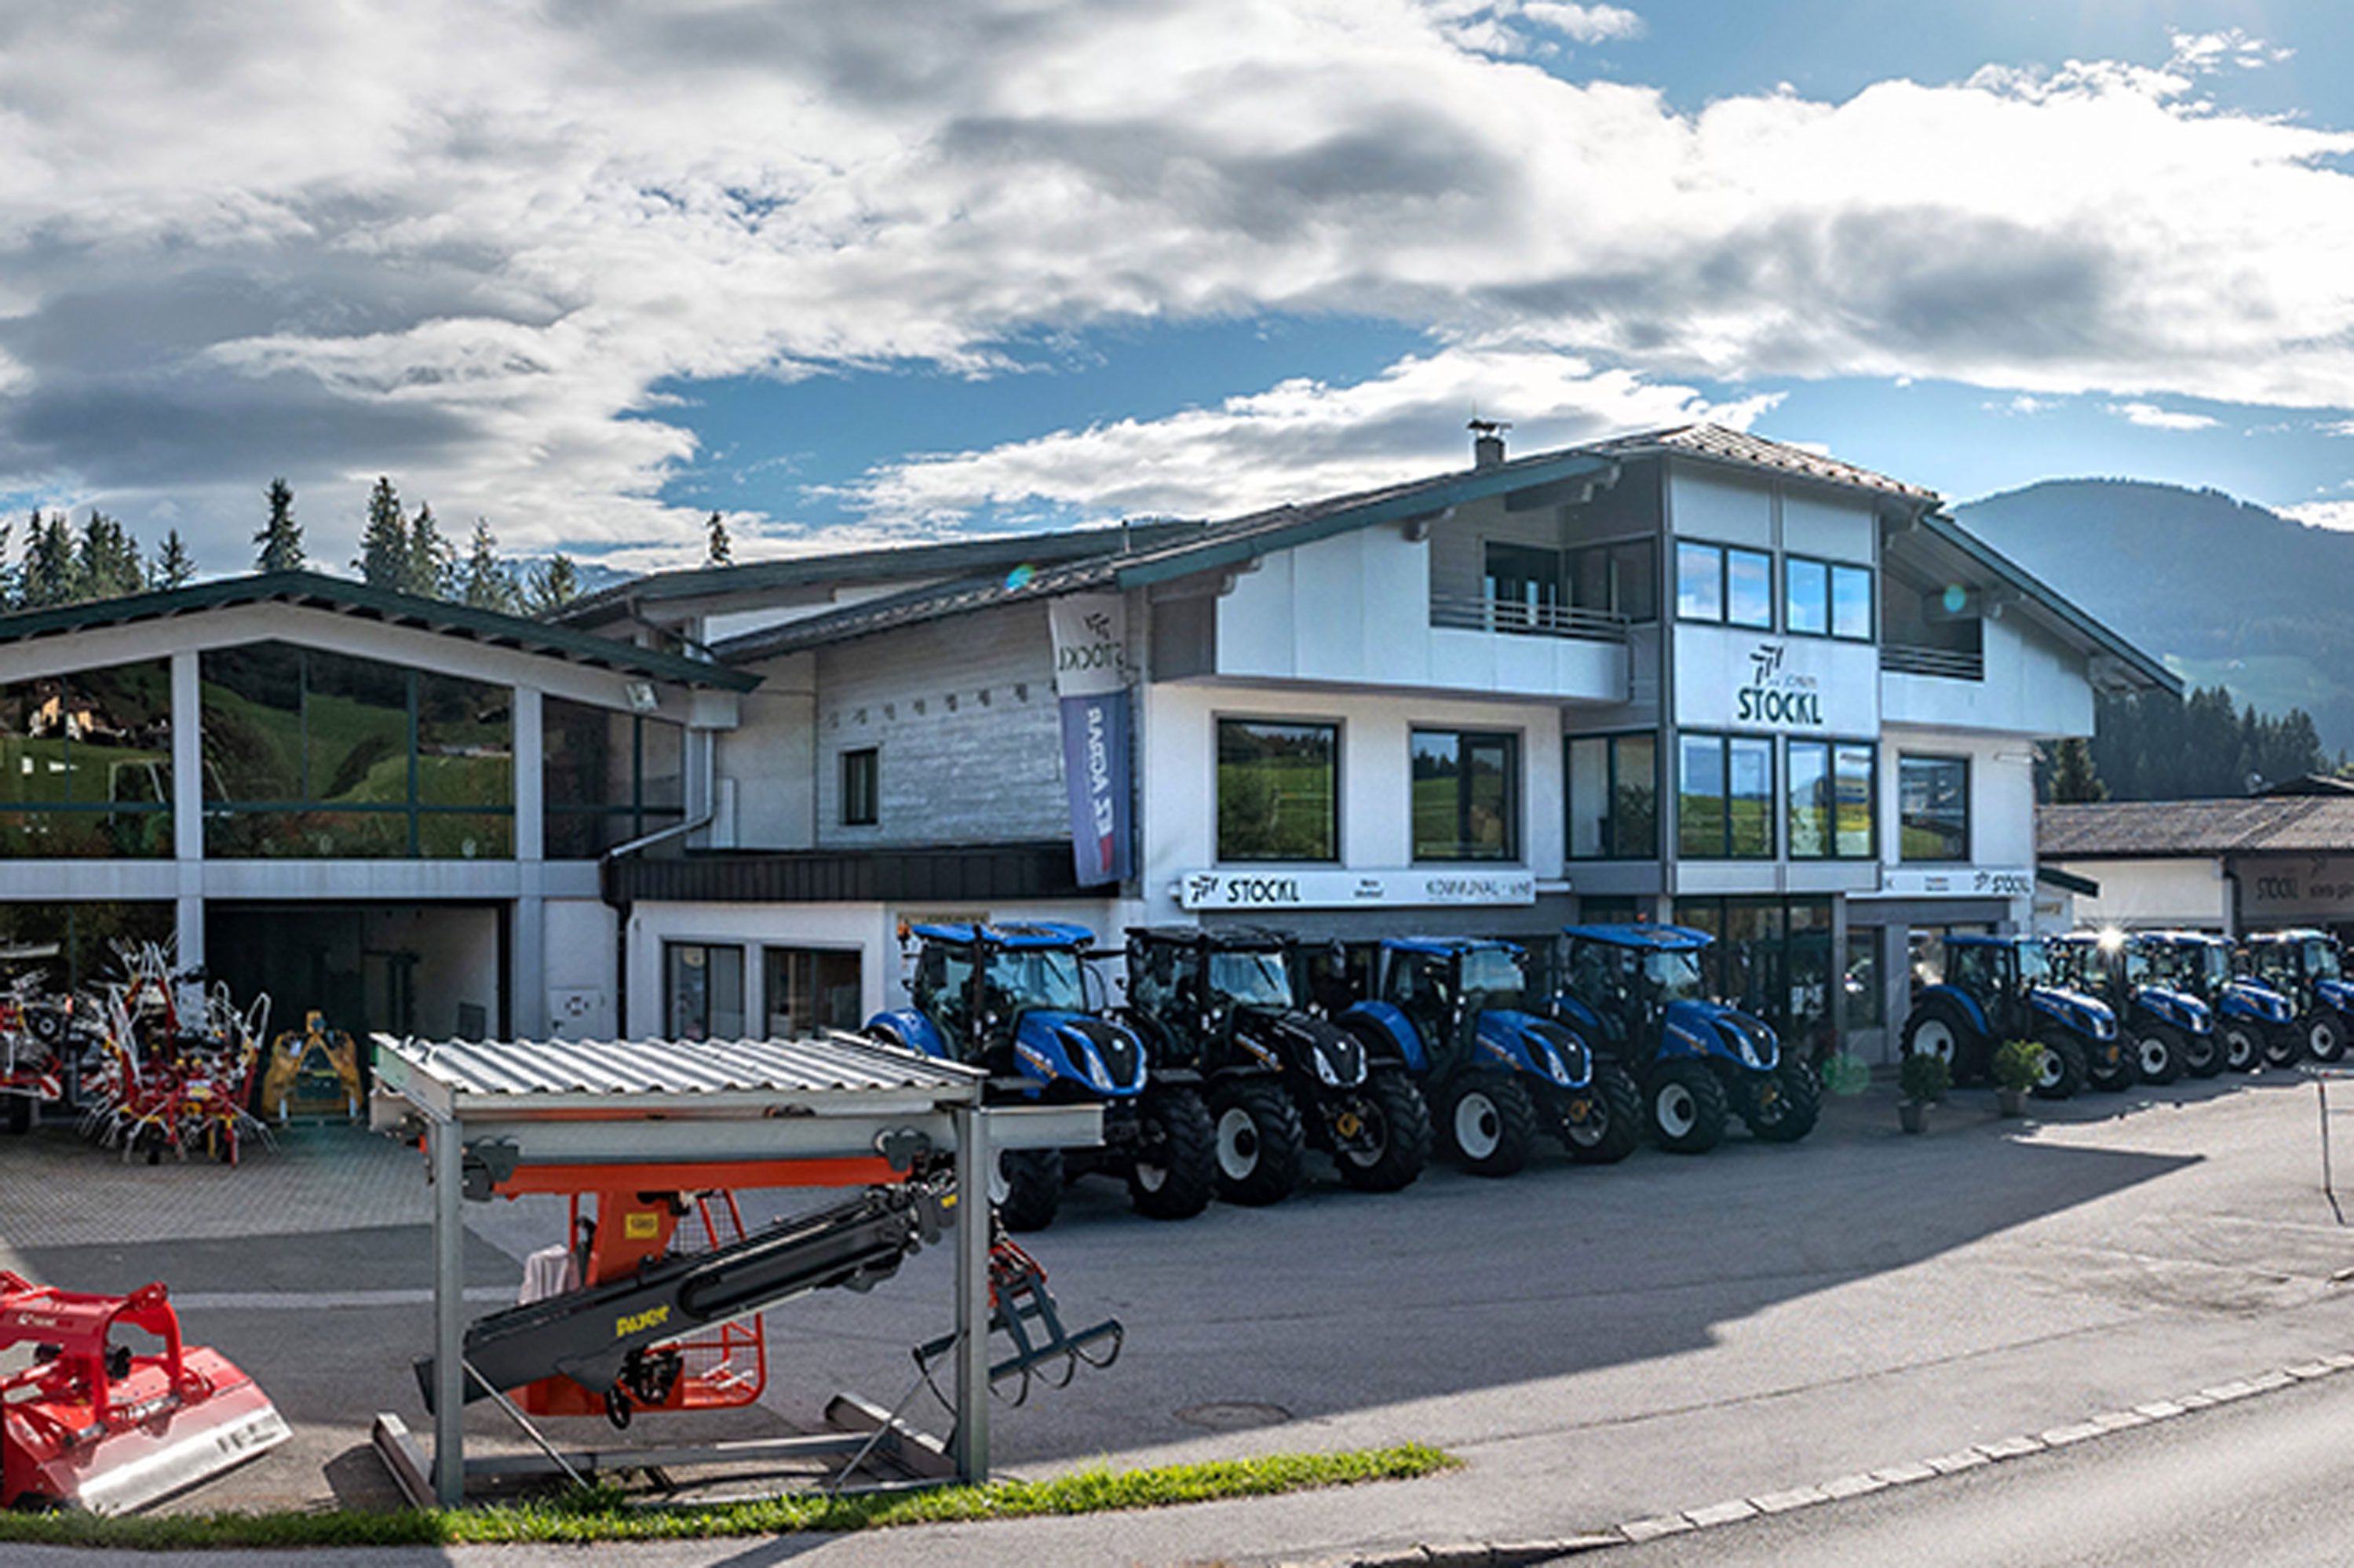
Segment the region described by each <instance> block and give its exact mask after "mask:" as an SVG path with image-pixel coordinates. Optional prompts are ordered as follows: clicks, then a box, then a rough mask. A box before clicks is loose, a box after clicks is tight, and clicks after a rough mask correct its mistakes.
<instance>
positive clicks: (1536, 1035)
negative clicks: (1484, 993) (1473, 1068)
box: [1477, 1007, 1594, 1089]
mask: <svg viewBox="0 0 2354 1568" xmlns="http://www.w3.org/2000/svg"><path fill="white" fill-rule="evenodd" d="M1478 1039H1479V1050H1478V1052H1477V1059H1478V1060H1479V1061H1482V1062H1484V1063H1487V1064H1490V1065H1498V1064H1500V1065H1506V1066H1509V1067H1511V1069H1512V1070H1513V1071H1515V1072H1521V1073H1529V1074H1532V1075H1535V1076H1536V1077H1539V1078H1541V1079H1543V1080H1544V1081H1545V1082H1546V1083H1549V1084H1552V1085H1553V1086H1556V1087H1558V1088H1564V1089H1582V1088H1584V1087H1585V1086H1586V1085H1587V1084H1588V1083H1591V1082H1592V1081H1593V1078H1594V1061H1593V1058H1592V1056H1591V1055H1589V1054H1587V1052H1586V1049H1585V1042H1584V1041H1583V1040H1580V1039H1579V1038H1578V1037H1577V1036H1576V1035H1575V1034H1573V1033H1570V1032H1569V1031H1568V1030H1567V1029H1564V1028H1563V1027H1562V1026H1561V1025H1560V1024H1558V1023H1555V1022H1553V1021H1552V1020H1551V1019H1549V1018H1539V1017H1538V1016H1537V1015H1536V1014H1535V1013H1533V1012H1513V1011H1511V1010H1510V1009H1508V1008H1500V1007H1490V1008H1483V1009H1481V1010H1480V1012H1479V1033H1478Z"/></svg>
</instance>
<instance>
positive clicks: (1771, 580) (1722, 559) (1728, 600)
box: [1676, 538, 1777, 631]
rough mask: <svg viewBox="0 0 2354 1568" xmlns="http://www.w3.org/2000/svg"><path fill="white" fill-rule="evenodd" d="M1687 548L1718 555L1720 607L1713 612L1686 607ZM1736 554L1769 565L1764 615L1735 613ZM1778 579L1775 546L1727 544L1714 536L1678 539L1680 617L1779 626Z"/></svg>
mask: <svg viewBox="0 0 2354 1568" xmlns="http://www.w3.org/2000/svg"><path fill="white" fill-rule="evenodd" d="M1686 551H1690V552H1691V553H1692V554H1693V555H1694V556H1698V555H1700V554H1702V553H1706V554H1707V555H1709V556H1712V557H1714V559H1715V562H1716V571H1715V574H1714V576H1715V587H1716V609H1715V610H1714V612H1713V613H1712V614H1707V615H1702V614H1697V613H1687V612H1686V611H1685V609H1684V555H1685V552H1686ZM1734 556H1742V557H1744V558H1745V559H1749V560H1754V561H1756V562H1757V563H1759V564H1760V565H1761V566H1762V567H1764V569H1765V614H1764V616H1763V618H1762V619H1751V618H1748V617H1744V616H1736V615H1735V614H1734V606H1733V567H1734ZM1776 580H1777V575H1776V571H1775V567H1774V552H1773V551H1771V550H1760V549H1758V548H1756V547H1755V546H1751V545H1723V544H1719V543H1717V542H1716V541H1715V540H1712V539H1681V538H1680V539H1678V540H1677V541H1676V619H1677V620H1684V621H1690V622H1691V623H1693V624H1694V625H1699V626H1737V627H1740V628H1741V629H1743V630H1747V631H1771V630H1774V627H1775V614H1774V585H1775V583H1776Z"/></svg>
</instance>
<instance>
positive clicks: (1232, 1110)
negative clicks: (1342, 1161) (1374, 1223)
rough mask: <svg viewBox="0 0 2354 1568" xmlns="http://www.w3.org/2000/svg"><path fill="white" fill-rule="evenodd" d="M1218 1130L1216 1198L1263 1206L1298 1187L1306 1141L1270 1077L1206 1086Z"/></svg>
mask: <svg viewBox="0 0 2354 1568" xmlns="http://www.w3.org/2000/svg"><path fill="white" fill-rule="evenodd" d="M1210 1119H1211V1120H1212V1121H1213V1122H1214V1124H1215V1125H1216V1128H1217V1152H1218V1196H1219V1197H1221V1198H1224V1199H1225V1201H1226V1202H1229V1203H1243V1204H1247V1205H1249V1206H1250V1207H1253V1208H1263V1207H1265V1206H1266V1205H1267V1204H1269V1203H1279V1202H1282V1201H1283V1200H1284V1199H1285V1198H1287V1197H1288V1196H1289V1195H1290V1193H1291V1190H1292V1189H1293V1188H1294V1187H1297V1186H1299V1165H1300V1160H1301V1156H1302V1152H1303V1150H1305V1149H1306V1147H1307V1142H1308V1137H1307V1134H1306V1133H1305V1132H1303V1131H1302V1130H1301V1129H1300V1126H1299V1108H1298V1107H1295V1106H1294V1105H1293V1104H1292V1103H1291V1097H1290V1096H1289V1095H1288V1094H1287V1093H1285V1092H1284V1088H1283V1086H1282V1085H1281V1084H1278V1083H1277V1082H1275V1081H1274V1080H1273V1079H1269V1078H1230V1079H1226V1080H1225V1081H1223V1082H1221V1083H1217V1084H1214V1085H1212V1086H1211V1088H1210Z"/></svg>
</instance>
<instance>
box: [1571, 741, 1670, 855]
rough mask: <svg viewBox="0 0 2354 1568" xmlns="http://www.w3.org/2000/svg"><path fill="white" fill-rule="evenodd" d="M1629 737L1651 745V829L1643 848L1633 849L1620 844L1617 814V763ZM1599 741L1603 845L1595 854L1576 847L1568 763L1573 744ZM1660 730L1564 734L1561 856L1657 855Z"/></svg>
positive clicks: (1574, 806) (1621, 774)
mask: <svg viewBox="0 0 2354 1568" xmlns="http://www.w3.org/2000/svg"><path fill="white" fill-rule="evenodd" d="M1630 741H1648V742H1649V743H1650V747H1651V768H1650V773H1651V778H1650V785H1651V832H1650V842H1649V846H1648V847H1646V848H1638V849H1634V850H1627V849H1623V848H1621V847H1619V846H1620V844H1621V842H1622V840H1623V834H1622V832H1621V831H1620V830H1621V823H1620V819H1619V814H1618V799H1619V793H1618V792H1619V789H1620V788H1621V787H1622V782H1623V781H1624V779H1625V774H1624V772H1623V770H1622V769H1621V768H1620V767H1619V760H1618V759H1619V756H1620V752H1621V749H1622V748H1623V747H1624V746H1625V745H1626V744H1627V743H1628V742H1630ZM1594 742H1599V743H1600V744H1601V746H1602V748H1603V749H1602V775H1603V782H1602V788H1603V796H1604V806H1603V810H1602V812H1601V819H1600V820H1601V824H1602V828H1601V836H1602V842H1603V844H1604V846H1605V847H1604V848H1603V849H1602V850H1601V851H1600V852H1599V853H1594V854H1583V853H1579V851H1578V848H1577V790H1576V785H1575V778H1576V775H1575V770H1574V768H1573V767H1572V764H1571V760H1570V758H1571V757H1572V755H1573V753H1574V751H1575V747H1578V746H1580V745H1583V744H1588V743H1594ZM1660 750H1661V747H1660V746H1659V731H1657V730H1652V729H1634V730H1615V731H1600V732H1596V733H1595V734H1590V735H1565V736H1562V737H1561V780H1562V789H1561V794H1562V805H1563V831H1562V838H1563V848H1564V859H1567V860H1572V861H1582V862H1585V863H1594V862H1598V861H1643V860H1657V859H1659V794H1660V789H1659V771H1660V769H1659V753H1660Z"/></svg>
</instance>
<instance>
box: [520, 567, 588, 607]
mask: <svg viewBox="0 0 2354 1568" xmlns="http://www.w3.org/2000/svg"><path fill="white" fill-rule="evenodd" d="M579 597H580V573H579V570H578V568H577V567H574V566H573V564H572V557H571V556H566V555H556V556H549V557H548V558H547V559H546V560H545V561H542V562H541V563H540V564H539V565H538V566H536V567H533V568H532V573H531V589H530V594H529V598H528V601H527V608H528V609H530V611H531V613H532V614H534V615H541V616H545V615H553V614H555V613H556V612H557V610H559V609H563V608H564V607H565V606H566V605H567V604H570V603H571V602H572V601H573V600H574V599H578V598H579Z"/></svg>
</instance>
